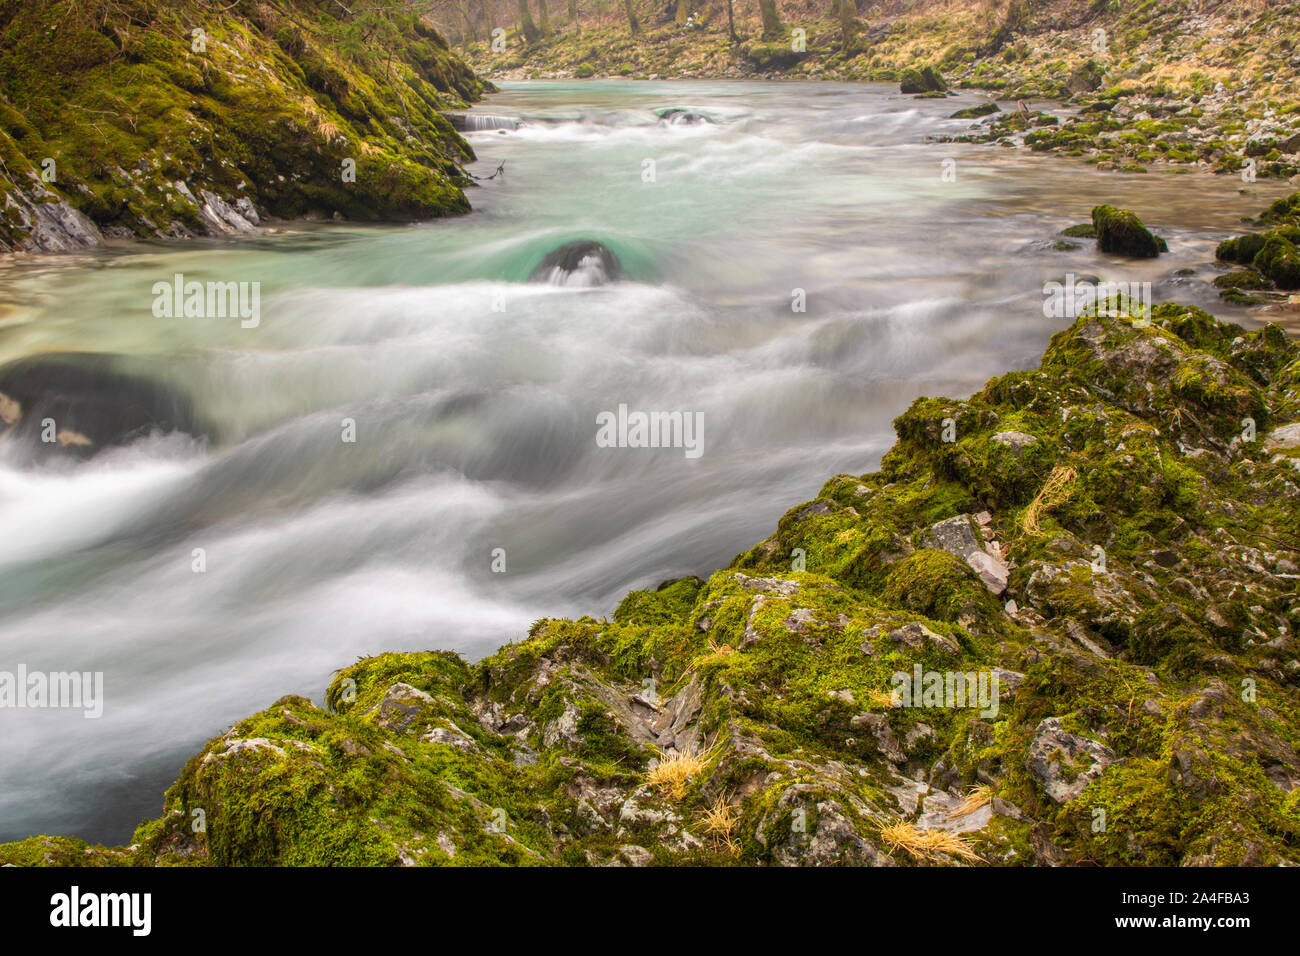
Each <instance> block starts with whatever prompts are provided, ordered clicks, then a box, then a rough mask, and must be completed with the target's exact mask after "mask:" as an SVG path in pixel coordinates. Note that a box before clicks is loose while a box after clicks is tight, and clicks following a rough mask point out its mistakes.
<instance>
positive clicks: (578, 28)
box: [569, 0, 582, 33]
mask: <svg viewBox="0 0 1300 956" xmlns="http://www.w3.org/2000/svg"><path fill="white" fill-rule="evenodd" d="M569 22H570V23H572V24H573V32H574V33H581V32H582V24H581V23H579V22H578V0H569Z"/></svg>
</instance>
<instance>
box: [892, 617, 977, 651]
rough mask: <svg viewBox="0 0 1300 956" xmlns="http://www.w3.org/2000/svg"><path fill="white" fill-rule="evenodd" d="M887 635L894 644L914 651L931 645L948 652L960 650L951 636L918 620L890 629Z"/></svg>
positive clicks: (922, 649)
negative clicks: (937, 632) (936, 630)
mask: <svg viewBox="0 0 1300 956" xmlns="http://www.w3.org/2000/svg"><path fill="white" fill-rule="evenodd" d="M887 636H888V638H889V639H890V640H891V641H893V642H894V643H895V644H896V645H898V646H900V647H909V648H911V649H912V650H914V651H924V650H926V649H927V648H928V647H931V646H934V647H938V648H941V649H942V650H944V651H947V652H948V653H949V654H956V653H958V652H959V651H960V650H961V648H960V647H958V646H957V642H956V641H954V640H953V639H952V638H949V637H944V636H943V635H942V634H936V633H935V632H934V631H932V630H930V629H929V628H928V627H926V626H925V625H924V624H921V623H919V622H913V623H911V624H904V625H903V626H902V627H900V628H898V629H897V630H894V631H890V632H889V634H888V635H887Z"/></svg>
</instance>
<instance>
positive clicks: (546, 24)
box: [537, 0, 551, 36]
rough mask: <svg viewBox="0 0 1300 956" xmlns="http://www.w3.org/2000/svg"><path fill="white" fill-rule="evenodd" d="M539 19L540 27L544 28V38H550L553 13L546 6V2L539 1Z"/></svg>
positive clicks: (543, 0) (544, 0)
mask: <svg viewBox="0 0 1300 956" xmlns="http://www.w3.org/2000/svg"><path fill="white" fill-rule="evenodd" d="M537 19H538V25H539V26H540V27H541V28H542V36H550V35H551V11H550V9H549V8H548V7H547V5H546V0H537Z"/></svg>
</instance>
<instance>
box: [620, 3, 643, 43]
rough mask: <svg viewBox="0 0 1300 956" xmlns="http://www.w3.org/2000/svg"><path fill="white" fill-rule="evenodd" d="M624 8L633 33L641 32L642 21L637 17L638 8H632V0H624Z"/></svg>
mask: <svg viewBox="0 0 1300 956" xmlns="http://www.w3.org/2000/svg"><path fill="white" fill-rule="evenodd" d="M623 9H624V10H626V11H627V26H628V29H629V30H631V31H632V34H633V35H634V36H635V35H636V34H638V33H640V32H641V23H640V22H639V21H638V20H637V18H636V10H634V9H632V0H623Z"/></svg>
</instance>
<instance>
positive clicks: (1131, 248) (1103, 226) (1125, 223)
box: [1092, 206, 1169, 259]
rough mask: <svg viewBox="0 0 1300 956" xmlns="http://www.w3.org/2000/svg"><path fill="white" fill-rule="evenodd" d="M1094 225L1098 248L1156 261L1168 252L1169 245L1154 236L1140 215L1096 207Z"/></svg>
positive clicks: (1129, 211)
mask: <svg viewBox="0 0 1300 956" xmlns="http://www.w3.org/2000/svg"><path fill="white" fill-rule="evenodd" d="M1092 225H1093V228H1094V229H1096V231H1097V248H1099V249H1100V250H1101V251H1102V252H1110V253H1114V254H1116V255H1121V256H1131V257H1132V258H1135V259H1154V258H1155V257H1156V256H1158V255H1160V253H1162V252H1168V251H1169V246H1168V244H1167V243H1166V242H1165V241H1164V240H1163V239H1161V238H1159V237H1158V236H1155V235H1153V234H1152V233H1151V231H1150V230H1149V229H1147V228H1146V226H1144V225H1142V220H1141V219H1139V218H1138V217H1137V214H1136V213H1134V212H1132V211H1131V210H1128V209H1116V208H1115V207H1114V206H1097V207H1095V208H1094V209H1093V210H1092Z"/></svg>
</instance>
